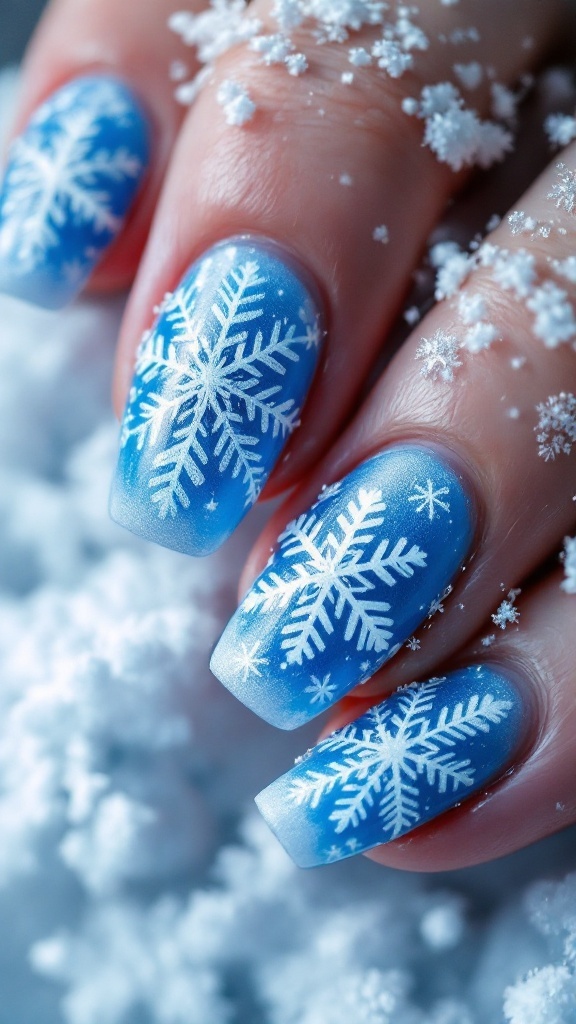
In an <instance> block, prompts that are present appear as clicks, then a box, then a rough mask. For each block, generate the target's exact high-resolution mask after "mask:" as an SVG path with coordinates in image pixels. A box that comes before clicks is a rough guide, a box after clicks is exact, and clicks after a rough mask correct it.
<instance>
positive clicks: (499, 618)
mask: <svg viewBox="0 0 576 1024" xmlns="http://www.w3.org/2000/svg"><path fill="white" fill-rule="evenodd" d="M519 593H520V591H519V590H510V591H509V592H508V596H507V597H506V598H505V599H504V601H502V602H501V603H500V605H499V606H498V608H497V610H496V611H495V612H494V614H493V615H492V622H493V623H494V625H495V626H499V627H500V629H506V628H507V626H508V625H510V624H513V625H514V624H515V623H517V622H518V620H519V618H520V612H519V611H518V609H517V608H516V607H515V604H514V602H515V601H516V598H517V597H518V594H519Z"/></svg>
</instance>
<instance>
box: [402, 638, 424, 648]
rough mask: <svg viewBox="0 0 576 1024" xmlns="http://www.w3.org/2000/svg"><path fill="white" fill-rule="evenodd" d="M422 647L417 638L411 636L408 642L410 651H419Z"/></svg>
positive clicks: (407, 645)
mask: <svg viewBox="0 0 576 1024" xmlns="http://www.w3.org/2000/svg"><path fill="white" fill-rule="evenodd" d="M421 646H422V642H421V641H420V640H419V639H418V637H416V636H411V637H410V638H409V639H408V640H407V641H406V647H407V648H408V650H409V651H419V650H420V648H421Z"/></svg>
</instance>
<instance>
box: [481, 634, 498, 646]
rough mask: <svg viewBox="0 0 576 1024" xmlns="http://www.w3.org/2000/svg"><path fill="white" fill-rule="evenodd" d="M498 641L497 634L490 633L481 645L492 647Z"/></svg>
mask: <svg viewBox="0 0 576 1024" xmlns="http://www.w3.org/2000/svg"><path fill="white" fill-rule="evenodd" d="M495 640H496V633H490V634H489V635H488V636H483V637H482V640H481V644H482V646H483V647H491V646H492V644H493V643H494V641H495Z"/></svg>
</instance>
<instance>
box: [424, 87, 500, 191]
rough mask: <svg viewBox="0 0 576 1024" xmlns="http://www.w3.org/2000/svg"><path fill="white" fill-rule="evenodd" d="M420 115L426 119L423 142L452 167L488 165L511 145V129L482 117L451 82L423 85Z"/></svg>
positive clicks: (454, 168)
mask: <svg viewBox="0 0 576 1024" xmlns="http://www.w3.org/2000/svg"><path fill="white" fill-rule="evenodd" d="M419 116H420V117H421V118H423V119H424V121H425V129H424V144H425V145H427V146H429V147H430V149H432V151H433V152H434V153H435V154H436V156H437V157H438V159H439V160H440V161H441V162H442V163H447V164H449V166H450V167H451V168H452V170H454V171H459V170H461V169H462V168H463V167H465V166H470V165H472V164H478V165H479V166H480V167H484V168H486V167H490V166H491V165H492V164H493V163H495V162H497V161H499V160H502V159H503V157H504V156H505V155H506V153H508V152H509V151H510V150H511V149H512V143H513V138H512V135H511V133H510V131H509V130H508V129H507V128H505V127H503V126H502V125H499V124H496V123H495V122H492V121H482V120H481V119H480V118H479V116H478V114H477V113H476V111H475V110H472V109H471V108H469V107H466V106H465V103H464V100H463V98H462V96H461V94H460V92H459V91H458V89H457V88H456V86H455V85H453V84H452V83H451V82H440V83H438V84H437V85H431V86H430V85H428V86H424V88H423V90H422V92H421V95H420V110H419Z"/></svg>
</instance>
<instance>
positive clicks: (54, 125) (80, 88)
mask: <svg viewBox="0 0 576 1024" xmlns="http://www.w3.org/2000/svg"><path fill="white" fill-rule="evenodd" d="M149 135H150V130H149V125H148V120H147V118H146V115H145V114H144V112H143V110H142V109H141V107H140V104H139V103H138V101H137V99H136V97H135V96H134V95H133V93H132V92H131V90H130V89H128V87H127V86H126V85H124V84H123V83H122V82H121V81H119V80H118V79H116V78H114V77H112V76H110V75H88V76H83V77H81V78H76V79H73V80H71V81H70V82H68V83H67V84H66V85H64V86H62V88H60V89H58V90H57V91H56V92H54V93H53V94H52V95H51V96H50V97H49V98H48V99H47V100H46V101H45V102H44V103H42V105H41V106H40V107H39V108H38V109H37V110H36V112H35V113H34V114H33V116H32V118H31V119H30V121H29V122H28V125H27V127H26V128H25V130H24V132H23V133H22V134H21V135H20V136H19V137H18V138H16V139H15V141H14V142H13V144H12V146H11V149H10V154H9V161H8V166H7V168H6V173H5V176H4V180H3V184H2V189H1V191H0V291H1V292H4V293H6V294H8V295H13V296H15V297H17V298H21V299H24V300H26V301H28V302H32V303H34V304H36V305H38V306H44V307H46V308H48V309H58V308H60V307H61V306H64V305H65V304H66V303H67V302H69V301H70V300H71V299H73V298H74V297H75V296H76V295H77V294H78V293H79V292H80V291H81V289H82V288H83V286H84V285H85V283H86V281H87V280H88V278H89V277H90V275H91V273H92V271H93V270H94V268H95V267H96V265H97V264H98V262H99V261H100V259H101V258H102V256H103V255H104V254H105V252H106V250H107V249H108V247H109V246H110V245H111V243H112V242H113V241H114V239H115V238H116V237H117V235H118V234H119V232H120V231H121V230H122V228H123V226H124V223H125V220H126V216H127V214H128V212H129V210H130V208H131V206H132V203H133V201H134V199H135V197H136V194H137V192H138V189H139V188H140V185H141V182H142V178H143V175H144V173H145V171H146V168H147V166H148V161H149V146H150V142H149Z"/></svg>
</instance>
